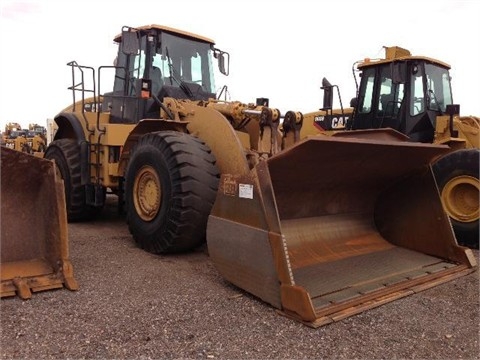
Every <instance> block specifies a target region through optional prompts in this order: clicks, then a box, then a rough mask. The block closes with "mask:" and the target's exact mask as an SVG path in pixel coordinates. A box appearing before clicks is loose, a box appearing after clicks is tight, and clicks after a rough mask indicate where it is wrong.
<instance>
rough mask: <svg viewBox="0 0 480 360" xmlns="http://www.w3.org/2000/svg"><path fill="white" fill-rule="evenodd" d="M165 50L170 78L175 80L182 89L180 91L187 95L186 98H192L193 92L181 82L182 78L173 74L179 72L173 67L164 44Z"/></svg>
mask: <svg viewBox="0 0 480 360" xmlns="http://www.w3.org/2000/svg"><path fill="white" fill-rule="evenodd" d="M165 52H166V55H167V60H168V68H169V69H170V77H171V79H173V80H175V82H176V83H177V84H178V87H179V88H180V89H182V91H183V92H184V93H185V95H187V97H188V98H190V99H193V98H194V96H193V93H192V91H191V90H190V88H189V87H188V86H187V85H186V84H185V83H184V82H183V80H180V81H179V80H178V79H177V77H176V76H175V74H177V75H179V74H178V71H177V70H176V69H175V68H174V67H173V64H172V59H171V58H170V55H169V53H168V47H166V46H165ZM171 79H170V85H173V84H172V80H171Z"/></svg>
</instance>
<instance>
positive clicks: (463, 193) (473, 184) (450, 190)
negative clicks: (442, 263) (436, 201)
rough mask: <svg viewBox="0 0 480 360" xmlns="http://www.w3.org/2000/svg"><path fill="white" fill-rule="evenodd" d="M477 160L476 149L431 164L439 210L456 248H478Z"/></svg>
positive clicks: (478, 183)
mask: <svg viewBox="0 0 480 360" xmlns="http://www.w3.org/2000/svg"><path fill="white" fill-rule="evenodd" d="M479 161H480V151H479V150H477V149H469V150H458V151H454V152H452V153H450V154H448V155H446V156H444V157H442V158H441V159H440V160H438V161H437V162H436V163H435V164H434V165H433V171H434V174H435V178H436V180H437V184H438V188H439V190H440V195H441V199H442V204H443V207H444V209H445V211H446V213H447V214H448V216H449V217H450V221H451V223H452V226H453V230H454V232H455V236H456V238H457V242H458V243H459V244H460V245H463V246H467V247H470V248H475V249H478V247H479V222H480V221H479V193H480V182H479Z"/></svg>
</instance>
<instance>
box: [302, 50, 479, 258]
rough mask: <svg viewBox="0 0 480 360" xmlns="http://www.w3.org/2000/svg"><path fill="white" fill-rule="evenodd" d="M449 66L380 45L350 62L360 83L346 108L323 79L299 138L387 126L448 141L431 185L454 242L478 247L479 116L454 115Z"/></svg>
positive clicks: (456, 107) (422, 138)
mask: <svg viewBox="0 0 480 360" xmlns="http://www.w3.org/2000/svg"><path fill="white" fill-rule="evenodd" d="M449 69H450V65H448V64H446V63H444V62H442V61H440V60H436V59H433V58H430V57H426V56H414V55H412V54H411V53H410V51H408V50H406V49H402V48H400V47H397V46H393V47H386V48H385V58H383V59H378V60H372V59H365V60H363V61H359V62H356V63H355V64H354V70H356V71H357V72H359V73H360V83H359V84H358V86H357V96H356V98H355V99H353V101H352V104H351V105H352V107H350V108H346V109H342V108H340V109H335V110H334V109H332V100H333V95H334V90H335V89H336V90H337V92H338V98H339V99H340V105H342V101H341V97H340V91H339V90H338V87H336V86H332V85H331V84H330V83H329V82H328V81H327V80H326V79H324V80H323V83H322V89H324V91H325V93H324V104H323V110H321V111H316V112H313V113H309V114H304V126H303V127H302V133H301V137H305V136H308V135H312V134H318V133H324V134H336V133H338V132H339V131H345V130H347V131H348V130H358V129H379V128H392V129H395V130H397V131H399V132H401V133H403V134H405V135H407V136H408V139H409V141H417V142H422V143H434V144H443V145H448V146H449V148H450V149H451V151H450V152H449V153H448V154H446V155H445V156H443V157H442V158H439V159H437V160H436V161H435V163H434V164H433V171H434V173H435V179H436V181H437V186H438V188H439V190H440V194H441V199H442V203H443V206H444V210H445V211H446V212H447V214H448V215H449V218H450V221H451V223H452V226H453V228H454V231H455V234H456V237H457V240H458V241H459V243H460V244H462V245H465V246H469V247H472V248H477V249H478V246H479V225H480V181H479V163H480V117H478V116H460V105H456V104H454V103H453V97H452V86H451V81H450V74H449ZM341 107H342V106H341Z"/></svg>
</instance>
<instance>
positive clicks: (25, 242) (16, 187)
mask: <svg viewBox="0 0 480 360" xmlns="http://www.w3.org/2000/svg"><path fill="white" fill-rule="evenodd" d="M1 162H2V164H1V197H2V202H1V219H2V221H1V232H0V235H1V239H2V241H1V254H0V255H1V262H0V264H1V267H0V276H1V285H0V296H1V297H2V298H3V297H10V296H15V295H18V296H19V297H21V298H22V299H29V298H30V297H31V296H32V292H38V291H44V290H50V289H58V288H62V287H64V286H65V287H66V288H67V289H69V290H77V289H78V284H77V282H76V280H75V278H74V277H73V267H72V264H71V262H70V259H69V249H68V233H67V214H66V211H65V195H64V189H63V184H62V180H61V178H59V177H58V176H57V174H56V169H55V166H54V163H53V162H52V161H48V160H45V159H41V158H39V157H35V156H32V155H29V154H26V153H24V152H21V151H17V150H13V149H9V148H7V147H3V146H2V147H1ZM32 179H36V180H35V185H34V186H32ZM25 204H28V205H27V206H25Z"/></svg>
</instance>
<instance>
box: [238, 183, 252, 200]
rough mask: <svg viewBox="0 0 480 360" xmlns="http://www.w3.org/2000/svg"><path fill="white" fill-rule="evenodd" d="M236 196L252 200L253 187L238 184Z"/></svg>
mask: <svg viewBox="0 0 480 360" xmlns="http://www.w3.org/2000/svg"><path fill="white" fill-rule="evenodd" d="M238 196H239V197H241V198H245V199H253V185H251V184H239V185H238Z"/></svg>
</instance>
